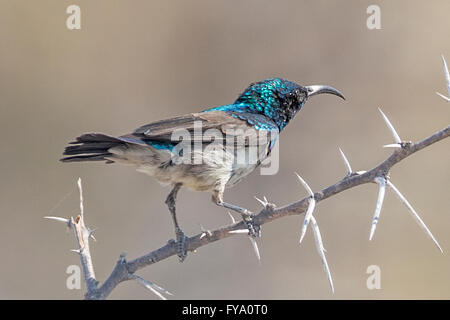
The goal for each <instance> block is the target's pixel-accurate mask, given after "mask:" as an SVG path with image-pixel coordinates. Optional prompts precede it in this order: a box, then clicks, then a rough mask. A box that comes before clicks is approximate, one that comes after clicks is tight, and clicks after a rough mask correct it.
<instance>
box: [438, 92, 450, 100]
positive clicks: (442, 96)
mask: <svg viewBox="0 0 450 320" xmlns="http://www.w3.org/2000/svg"><path fill="white" fill-rule="evenodd" d="M436 94H437V95H438V96H440V97H441V98H442V99H444V100H445V101H447V102H450V98H447V97H446V96H444V95H443V94H442V93H439V92H437V91H436Z"/></svg>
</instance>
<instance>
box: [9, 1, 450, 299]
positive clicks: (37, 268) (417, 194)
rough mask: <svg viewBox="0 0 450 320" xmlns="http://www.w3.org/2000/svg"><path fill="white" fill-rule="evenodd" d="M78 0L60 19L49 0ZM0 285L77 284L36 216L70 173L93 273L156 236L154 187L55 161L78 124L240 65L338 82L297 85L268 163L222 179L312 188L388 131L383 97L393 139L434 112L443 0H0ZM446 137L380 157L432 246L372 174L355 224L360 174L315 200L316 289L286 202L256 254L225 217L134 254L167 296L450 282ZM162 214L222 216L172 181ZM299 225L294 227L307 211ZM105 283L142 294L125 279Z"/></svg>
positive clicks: (267, 188)
mask: <svg viewBox="0 0 450 320" xmlns="http://www.w3.org/2000/svg"><path fill="white" fill-rule="evenodd" d="M373 3H376V4H378V5H380V7H381V26H382V29H381V30H368V29H367V27H366V19H367V17H368V15H367V14H366V9H367V7H368V5H370V4H373ZM70 4H77V5H79V6H80V7H81V19H82V25H81V27H82V28H81V30H78V31H77V30H74V31H70V30H68V29H67V28H66V25H65V22H66V18H67V16H68V15H67V14H66V13H65V11H66V8H67V6H69V5H70ZM0 12H1V13H0V15H1V18H0V108H1V109H0V145H1V157H0V173H1V178H0V217H1V223H0V248H1V256H2V257H1V262H2V263H1V265H0V298H3V299H13V298H25V299H37V298H43V299H80V298H82V296H83V290H68V289H67V288H66V278H67V276H68V275H67V274H66V273H65V271H66V268H67V267H68V266H69V265H71V264H78V263H79V260H78V256H77V255H76V254H74V253H72V252H70V249H73V248H75V247H76V244H75V241H74V238H73V235H72V233H66V232H65V230H64V227H63V226H61V225H59V224H57V223H55V222H52V221H47V220H44V219H43V218H42V217H43V216H46V215H58V216H69V215H75V214H77V212H78V193H77V190H76V179H77V177H79V176H80V177H82V179H83V183H84V191H85V209H86V219H87V222H88V224H89V225H90V226H93V227H99V230H98V232H97V233H96V236H97V239H98V242H96V243H92V254H93V260H94V264H95V268H96V273H97V278H98V280H100V281H103V280H104V279H105V277H106V276H107V275H109V273H110V271H111V270H112V267H113V265H114V263H115V261H116V260H117V258H118V256H119V254H120V253H121V252H123V251H126V252H127V254H128V255H127V257H128V258H129V259H132V258H135V257H137V256H138V255H141V254H144V253H146V252H148V251H150V250H153V249H155V248H158V247H160V246H161V245H163V244H164V243H166V241H167V240H168V239H169V238H172V237H173V230H172V225H171V220H170V218H169V214H168V211H167V209H166V206H165V204H164V200H165V198H166V196H167V194H168V192H169V189H168V188H163V187H161V186H160V185H159V184H158V183H157V182H156V181H154V180H153V179H151V178H149V177H148V176H146V175H144V174H141V173H138V172H135V171H134V170H133V169H132V168H130V167H122V166H117V165H104V164H100V163H83V164H62V163H60V162H59V161H58V159H59V158H60V157H61V152H62V151H63V148H64V147H65V145H66V143H67V142H68V141H70V140H72V139H73V138H74V137H76V136H77V135H79V134H81V133H83V132H89V131H99V132H105V133H109V134H117V135H118V134H124V133H127V132H129V131H130V130H132V129H134V128H136V127H137V126H139V125H142V124H145V123H148V122H152V121H155V120H159V119H163V118H166V117H172V116H175V115H177V114H182V113H188V112H195V111H199V110H202V109H204V108H206V107H210V106H217V105H223V104H228V103H231V102H232V101H233V100H234V99H235V98H236V97H237V95H238V94H239V93H240V92H241V91H242V90H243V89H244V88H245V87H246V86H247V85H248V84H249V83H251V82H253V81H258V80H262V79H264V78H267V77H275V76H278V77H283V78H287V79H290V80H292V81H296V82H298V83H300V84H315V83H323V84H329V85H332V86H335V87H336V88H338V89H340V90H341V91H342V92H343V93H344V94H345V96H346V97H347V101H346V102H345V103H342V102H341V101H340V100H338V99H336V98H335V97H332V96H321V97H318V98H316V99H312V100H311V101H310V102H309V103H308V104H307V106H306V107H305V108H304V109H303V110H302V111H301V113H300V114H299V115H298V116H297V118H296V119H295V120H294V121H293V122H292V123H291V124H290V126H288V127H287V129H286V130H285V131H284V132H283V134H282V137H281V144H280V170H279V172H278V174H277V175H274V176H261V175H259V173H258V172H256V171H255V173H254V174H252V175H251V176H250V177H248V178H247V179H246V180H245V181H244V182H242V183H240V184H239V185H238V186H236V187H235V188H233V189H229V190H228V192H227V193H226V195H225V196H226V199H228V201H229V202H231V203H235V204H239V205H242V206H244V207H247V208H249V209H252V210H257V209H259V205H258V203H257V202H256V201H255V200H254V199H253V196H254V195H256V196H258V197H262V196H264V195H265V196H267V197H268V198H269V200H271V201H272V202H274V203H276V204H277V205H283V204H286V203H289V202H292V201H294V200H296V199H299V198H301V197H304V196H305V195H306V193H305V191H304V189H303V188H302V187H301V185H300V184H299V183H298V181H297V179H296V178H295V176H294V171H297V172H299V173H300V174H301V175H302V176H303V177H304V178H305V179H306V180H307V181H308V182H309V183H310V185H311V186H312V187H313V189H315V190H318V189H320V188H323V187H325V186H327V185H330V184H332V183H334V182H336V181H337V180H338V179H340V178H341V177H342V176H343V175H344V174H345V169H344V166H343V164H342V161H341V159H340V156H339V152H338V147H339V146H340V147H341V148H342V149H343V150H344V151H345V153H346V154H347V156H348V158H349V159H350V161H351V163H352V165H353V167H354V168H355V169H357V170H364V169H368V168H371V167H373V166H375V165H376V164H377V163H379V162H380V161H382V160H383V159H384V158H385V157H387V156H388V155H389V152H391V150H386V149H383V148H381V146H382V145H383V144H386V143H390V142H391V141H392V138H391V136H390V134H389V132H388V131H387V129H386V126H385V124H384V123H383V121H382V118H381V117H380V115H379V113H378V110H377V108H378V107H380V106H381V107H382V108H383V110H384V111H385V112H386V114H387V115H388V116H389V118H390V119H391V121H392V122H393V123H394V125H395V126H396V128H397V129H398V131H399V133H400V135H401V136H402V137H403V138H405V139H410V140H413V141H417V140H419V139H422V138H424V137H425V136H427V135H429V134H431V133H433V132H435V131H436V130H438V129H441V128H443V127H445V126H446V125H448V123H449V119H450V107H449V105H448V104H445V103H444V101H443V100H442V99H441V98H439V97H438V96H437V95H436V94H435V91H440V92H442V93H445V92H446V90H445V81H444V76H443V71H442V64H441V59H440V55H441V54H444V55H446V56H447V57H448V60H450V42H449V38H450V37H449V36H450V20H449V17H448V15H449V13H450V2H449V1H445V0H444V1H434V2H433V3H432V5H430V4H429V3H426V2H422V3H421V2H414V3H413V2H411V1H406V0H405V1H345V2H343V1H260V0H246V1H240V2H237V1H210V0H202V1H181V0H179V1H162V0H161V1H159V0H158V1H137V0H136V1H112V0H110V1H107V0H97V1H80V0H71V1H62V0H54V1H44V0H40V1H33V2H30V1H19V0H14V1H13V0H2V1H1V2H0ZM449 159H450V148H449V141H443V142H440V143H438V144H436V145H433V146H432V147H430V148H428V149H426V150H423V151H421V152H420V153H418V154H416V155H414V156H413V157H411V158H409V159H407V160H406V161H404V162H402V163H401V164H399V165H398V166H396V167H395V168H394V170H393V171H392V173H391V177H392V180H393V182H394V183H395V184H396V185H397V187H398V188H399V189H400V190H401V191H402V192H403V193H404V194H405V195H406V196H407V198H408V199H409V200H410V201H411V203H412V204H413V206H414V207H415V208H416V210H417V211H418V212H419V214H420V215H421V216H422V217H423V219H424V221H425V222H426V223H427V225H428V226H429V227H430V229H431V231H432V232H433V233H434V234H435V236H436V237H437V239H438V240H439V241H440V243H441V245H442V247H443V249H444V251H445V253H444V255H441V254H440V253H439V252H438V250H437V249H436V248H435V247H434V246H433V244H432V242H431V241H430V240H429V239H428V238H427V237H426V236H425V234H424V233H423V232H422V231H421V229H420V228H419V227H418V226H417V225H416V223H415V222H414V220H413V219H412V218H411V216H410V214H409V213H408V211H407V210H406V209H405V208H404V207H403V206H402V205H401V204H400V203H399V202H398V201H397V199H396V198H395V197H394V196H393V195H392V194H390V193H388V194H387V198H386V201H385V204H384V207H383V210H382V214H381V220H380V223H379V224H378V228H377V232H376V235H375V238H374V240H373V241H372V242H369V241H368V236H369V229H370V223H371V218H372V214H373V210H374V206H375V200H376V193H377V189H376V186H375V185H365V186H362V187H358V188H355V189H352V190H349V191H347V192H345V193H342V194H339V195H338V196H335V197H333V198H331V199H329V200H327V201H324V202H321V203H320V204H319V206H318V208H317V213H316V214H317V218H318V222H319V224H320V226H321V231H322V233H323V238H324V243H325V247H326V249H327V250H328V253H327V257H328V262H329V264H330V268H331V272H332V275H333V278H334V282H335V288H336V293H335V294H334V295H332V294H331V293H330V290H329V287H328V283H327V279H326V276H325V273H324V272H323V269H322V265H321V262H320V258H319V256H318V255H317V253H316V249H315V246H314V239H313V236H312V233H311V232H308V235H307V237H306V239H305V241H304V242H303V244H302V246H299V245H298V238H299V232H300V224H301V221H302V220H303V217H300V216H295V217H288V218H284V219H281V220H277V221H275V222H273V223H270V224H268V225H264V226H263V237H262V240H261V242H260V250H261V256H262V265H261V266H258V263H257V260H256V257H255V255H254V253H253V250H252V248H251V245H250V242H249V241H248V239H246V238H245V237H244V236H236V237H233V238H230V239H227V240H224V241H220V242H218V243H214V244H212V245H209V246H207V247H203V248H200V249H199V250H198V253H196V254H190V255H189V257H188V259H187V260H186V261H185V263H183V264H180V263H179V262H178V259H177V258H176V257H173V258H171V259H168V260H166V261H163V262H160V263H158V264H156V265H154V266H152V267H149V268H146V269H144V270H141V271H139V275H141V276H143V277H144V278H146V279H148V280H150V281H153V282H155V283H158V284H159V285H161V286H163V287H165V288H166V289H167V290H169V291H171V292H173V293H174V294H175V296H174V298H175V299H191V298H192V299H205V298H207V299H221V298H223V299H253V298H254V299H315V298H319V299H335V298H339V299H356V298H368V299H380V298H387V299H391V298H400V299H410V298H414V299H416V298H424V299H432V298H444V299H448V298H450V256H449V254H448V252H450V215H449V207H450V200H449V187H450V167H449ZM178 208H179V209H178V216H179V219H180V222H181V225H182V226H183V229H184V231H185V232H186V233H187V234H188V235H192V234H194V233H197V232H199V226H198V224H199V223H201V224H202V225H204V226H205V227H207V228H216V227H218V226H220V225H224V224H228V223H229V217H228V215H227V213H226V210H224V209H221V208H218V207H216V206H215V205H214V204H213V203H211V201H210V195H209V194H207V193H195V192H190V191H183V192H181V194H180V196H179V201H178ZM309 231H310V230H309ZM369 265H378V266H380V268H381V289H380V290H372V291H370V290H368V289H367V288H366V280H367V277H368V274H366V269H367V267H368V266H369ZM111 298H112V299H121V298H126V299H129V298H132V299H154V298H155V297H154V296H153V295H152V294H151V293H149V292H148V291H146V290H145V289H143V288H141V287H140V286H139V285H138V284H136V283H134V282H126V283H123V284H121V285H119V287H117V288H116V290H115V291H114V292H113V293H112V295H111Z"/></svg>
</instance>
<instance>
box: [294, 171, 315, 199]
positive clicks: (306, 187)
mask: <svg viewBox="0 0 450 320" xmlns="http://www.w3.org/2000/svg"><path fill="white" fill-rule="evenodd" d="M295 174H296V175H297V178H298V180H300V182H301V183H302V185H303V187H304V188H305V189H306V191H308V194H309V195H310V196H312V197H314V193H313V192H312V190H311V188H310V187H309V185H308V184H307V183H306V181H305V180H303V178H302V177H300V175H299V174H298V173H297V172H295Z"/></svg>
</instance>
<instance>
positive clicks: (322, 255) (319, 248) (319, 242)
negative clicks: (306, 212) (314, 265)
mask: <svg viewBox="0 0 450 320" xmlns="http://www.w3.org/2000/svg"><path fill="white" fill-rule="evenodd" d="M311 222H312V225H313V231H314V239H315V243H316V248H317V252H318V253H319V256H320V258H321V259H322V265H323V268H324V270H325V272H326V274H327V278H328V282H329V283H330V287H331V292H332V293H334V285H333V278H332V277H331V272H330V268H329V267H328V262H327V258H326V257H325V252H326V250H325V248H324V247H323V242H322V236H321V235H320V230H319V225H318V224H317V221H316V219H315V218H314V216H312V217H311Z"/></svg>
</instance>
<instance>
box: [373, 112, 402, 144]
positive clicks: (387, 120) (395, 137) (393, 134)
mask: <svg viewBox="0 0 450 320" xmlns="http://www.w3.org/2000/svg"><path fill="white" fill-rule="evenodd" d="M378 110H379V111H380V113H381V115H382V116H383V119H384V122H386V125H387V127H388V128H389V130H390V131H391V133H392V136H393V137H394V141H395V142H396V143H401V142H402V139H400V136H399V135H398V133H397V131H395V128H394V126H393V125H392V123H391V122H390V121H389V119H388V117H386V115H385V114H384V113H383V111H381V109H380V108H378Z"/></svg>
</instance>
